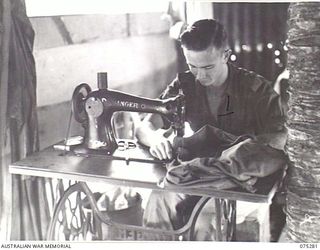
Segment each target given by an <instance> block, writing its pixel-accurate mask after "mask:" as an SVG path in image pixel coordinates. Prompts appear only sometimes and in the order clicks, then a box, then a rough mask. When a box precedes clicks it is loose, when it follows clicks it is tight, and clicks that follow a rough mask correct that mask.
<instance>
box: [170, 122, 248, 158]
mask: <svg viewBox="0 0 320 250" xmlns="http://www.w3.org/2000/svg"><path fill="white" fill-rule="evenodd" d="M247 138H253V137H252V136H251V135H241V136H235V135H232V134H230V133H227V132H225V131H223V130H222V129H219V128H216V127H214V126H211V125H205V126H203V127H202V128H200V129H199V130H198V131H197V132H195V133H194V134H193V135H192V136H190V137H186V138H182V137H175V138H174V140H173V145H172V146H173V149H174V151H175V152H176V153H177V156H178V158H179V159H180V160H182V161H188V160H191V159H194V158H196V157H209V156H211V157H217V156H219V155H220V154H221V152H222V151H223V150H225V149H227V148H229V147H231V146H232V145H234V144H237V143H238V142H240V141H242V140H245V139H247Z"/></svg>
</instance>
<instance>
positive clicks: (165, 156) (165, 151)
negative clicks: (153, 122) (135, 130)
mask: <svg viewBox="0 0 320 250" xmlns="http://www.w3.org/2000/svg"><path fill="white" fill-rule="evenodd" d="M167 133H168V130H164V129H158V130H157V131H156V132H155V134H154V136H153V138H152V144H151V145H150V149H149V151H150V154H151V155H152V156H153V157H156V158H158V159H160V160H170V159H172V157H173V151H172V138H170V137H167V136H166V134H167Z"/></svg>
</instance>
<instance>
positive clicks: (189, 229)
mask: <svg viewBox="0 0 320 250" xmlns="http://www.w3.org/2000/svg"><path fill="white" fill-rule="evenodd" d="M78 192H83V193H85V195H86V197H87V198H88V200H89V203H90V207H91V209H92V210H93V216H94V218H96V219H98V220H99V222H102V223H105V224H107V225H108V226H110V227H115V228H117V229H120V230H126V231H127V230H128V231H132V232H135V233H134V235H135V236H136V235H138V233H142V234H143V233H148V234H150V233H152V234H157V235H158V236H160V238H161V235H165V237H164V238H167V237H166V236H168V237H170V238H171V239H172V240H194V237H193V236H194V227H195V224H196V221H197V218H198V216H199V214H200V212H201V210H202V208H203V207H204V206H205V204H206V203H207V202H208V200H209V199H210V197H202V198H201V199H200V200H199V201H198V203H197V204H196V206H195V208H194V209H193V212H192V214H191V216H190V219H189V220H188V222H187V223H186V224H185V225H184V226H183V227H182V228H180V229H178V230H160V229H153V228H146V227H142V226H133V225H127V224H121V223H117V222H114V221H112V220H111V218H110V217H109V216H108V215H107V214H103V213H102V212H101V211H100V210H99V208H98V206H97V204H96V200H95V197H94V195H93V193H92V192H91V190H90V188H89V187H88V185H87V184H86V183H84V182H78V183H75V184H73V185H71V186H69V187H68V189H67V190H66V191H65V192H64V194H63V196H62V197H61V198H60V199H59V201H58V203H57V205H56V206H55V209H54V213H53V217H52V220H51V222H50V225H49V229H48V234H47V239H48V240H55V226H56V224H57V222H58V218H59V213H60V212H64V210H63V209H64V204H65V202H66V201H67V199H68V197H69V196H70V195H71V194H73V193H78ZM220 218H221V216H220ZM85 222H87V221H85ZM217 224H218V223H217ZM64 226H65V225H64ZM83 226H88V225H87V223H85V224H84V225H83ZM95 227H96V231H95V232H97V235H96V236H97V237H96V239H97V240H101V239H102V232H101V226H100V225H99V223H96V226H95ZM86 229H87V228H82V226H81V228H78V232H81V231H82V232H84V233H86V232H85V231H86ZM220 233H221V230H220ZM218 234H219V233H218ZM84 236H85V235H84ZM217 237H219V238H221V237H222V236H220V235H219V236H218V235H217ZM84 238H85V237H84ZM133 240H138V238H137V237H135V238H134V239H133Z"/></svg>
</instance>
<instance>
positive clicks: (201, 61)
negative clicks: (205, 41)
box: [183, 47, 228, 86]
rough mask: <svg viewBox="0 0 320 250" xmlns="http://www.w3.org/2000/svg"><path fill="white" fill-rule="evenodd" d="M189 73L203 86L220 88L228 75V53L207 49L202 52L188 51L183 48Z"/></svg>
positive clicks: (211, 48)
mask: <svg viewBox="0 0 320 250" xmlns="http://www.w3.org/2000/svg"><path fill="white" fill-rule="evenodd" d="M183 52H184V55H185V57H186V61H187V64H188V65H189V68H190V71H191V73H192V74H193V75H194V76H195V78H196V79H197V80H198V81H199V82H200V84H201V85H203V86H209V85H212V86H221V85H222V84H223V83H224V81H225V80H226V77H227V74H228V67H227V64H226V63H227V61H228V54H227V53H228V52H225V51H224V50H223V49H216V48H214V47H209V48H208V49H206V50H203V51H194V50H188V49H187V48H185V47H183Z"/></svg>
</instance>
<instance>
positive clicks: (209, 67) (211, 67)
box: [204, 66, 214, 69]
mask: <svg viewBox="0 0 320 250" xmlns="http://www.w3.org/2000/svg"><path fill="white" fill-rule="evenodd" d="M213 68H214V66H208V67H205V68H204V69H213Z"/></svg>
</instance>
